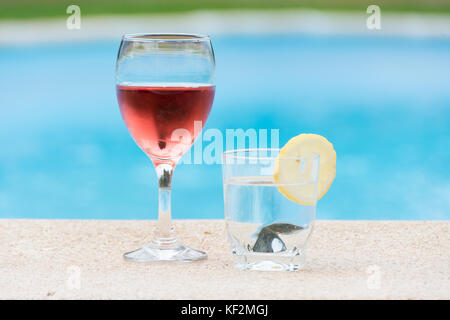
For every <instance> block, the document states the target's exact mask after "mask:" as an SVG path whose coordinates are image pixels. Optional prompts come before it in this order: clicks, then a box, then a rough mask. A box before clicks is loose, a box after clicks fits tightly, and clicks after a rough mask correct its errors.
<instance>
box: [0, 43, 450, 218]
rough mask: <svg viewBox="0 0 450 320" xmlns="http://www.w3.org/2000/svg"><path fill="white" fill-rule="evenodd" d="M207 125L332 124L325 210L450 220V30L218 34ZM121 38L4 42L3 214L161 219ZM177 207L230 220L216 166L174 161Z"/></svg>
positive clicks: (291, 131)
mask: <svg viewBox="0 0 450 320" xmlns="http://www.w3.org/2000/svg"><path fill="white" fill-rule="evenodd" d="M213 43H214V46H215V51H216V59H217V90H216V99H215V102H214V106H213V109H212V112H211V116H210V118H209V120H208V123H207V125H206V128H218V129H220V130H222V131H223V132H224V131H225V129H227V128H244V129H248V128H256V129H258V128H259V129H262V128H266V129H271V128H279V129H280V145H282V144H284V143H285V142H287V141H288V140H289V138H290V137H292V136H294V135H297V134H299V133H302V132H313V133H318V134H321V135H324V136H325V137H327V138H328V139H329V140H330V141H331V142H332V143H333V144H334V146H335V149H336V151H337V155H338V160H337V174H336V179H335V182H334V184H333V185H332V187H331V189H330V190H329V192H328V193H327V195H326V196H325V197H324V198H323V199H322V200H320V201H319V203H318V214H317V216H318V218H319V219H449V218H450V167H449V165H450V39H448V38H397V37H395V38H394V37H393V38H384V37H383V38H382V37H351V36H346V37H344V36H300V35H289V36H288V35H285V36H237V37H236V36H233V37H231V36H220V37H213ZM118 45H119V42H118V41H103V42H82V43H60V44H41V45H33V46H17V47H1V48H0V75H1V76H0V88H1V94H0V116H1V123H2V125H1V126H0V143H1V148H0V217H2V218H13V217H17V218H100V219H103V218H105V219H110V218H111V219H154V218H156V216H157V214H156V208H157V207H156V191H157V189H156V181H155V179H156V177H155V173H154V171H153V168H152V165H151V163H150V162H149V160H148V159H147V158H146V156H145V155H144V154H143V153H142V152H141V151H140V150H139V148H138V147H137V146H136V145H135V144H134V142H133V140H132V139H131V137H130V136H129V134H128V132H127V130H126V128H125V126H124V124H123V122H122V119H121V117H120V113H119V110H118V106H117V102H116V97H115V88H114V68H115V59H116V54H117V49H118ZM173 182H174V186H173V216H174V217H175V218H219V219H220V218H223V215H224V214H223V199H222V180H221V168H220V166H219V165H180V166H179V167H177V169H176V170H175V176H174V181H173Z"/></svg>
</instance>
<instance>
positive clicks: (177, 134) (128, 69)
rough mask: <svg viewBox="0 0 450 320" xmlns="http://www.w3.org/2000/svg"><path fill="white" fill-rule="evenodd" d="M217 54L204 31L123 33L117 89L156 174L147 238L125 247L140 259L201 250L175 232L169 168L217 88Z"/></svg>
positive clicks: (189, 256)
mask: <svg viewBox="0 0 450 320" xmlns="http://www.w3.org/2000/svg"><path fill="white" fill-rule="evenodd" d="M214 73H215V58H214V51H213V48H212V45H211V41H210V39H209V37H208V36H202V35H189V34H132V35H125V36H124V37H123V39H122V42H121V45H120V49H119V54H118V57H117V66H116V90H117V99H118V102H119V106H120V112H121V114H122V118H123V120H124V122H125V124H126V126H127V128H128V130H129V132H130V134H131V136H132V137H133V139H134V140H135V142H136V144H137V145H138V146H139V147H140V148H141V149H142V150H143V151H144V152H145V153H146V154H147V155H148V156H149V158H150V159H151V160H152V162H153V164H154V166H155V168H156V174H157V177H158V185H159V197H158V202H159V212H158V223H157V228H156V231H155V235H154V237H153V239H152V241H151V243H150V244H148V245H146V246H144V247H142V248H140V249H138V250H135V251H132V252H129V253H126V254H125V255H124V257H125V258H126V259H128V260H133V261H138V262H155V261H194V260H200V259H204V258H206V254H205V253H204V252H201V251H198V250H194V249H191V248H188V247H186V246H184V245H183V244H182V243H181V242H180V241H179V240H178V238H177V237H176V235H175V230H174V227H173V224H172V220H171V212H170V189H171V182H172V174H173V170H174V168H175V165H176V163H177V162H178V160H179V159H180V158H181V156H182V155H183V154H184V153H185V152H186V151H187V150H188V149H189V148H190V147H191V146H192V144H193V142H194V140H195V138H196V137H197V136H198V135H199V133H200V132H201V130H198V128H203V126H204V125H205V122H206V120H207V118H208V115H209V112H210V110H211V107H212V103H213V100H214V94H215V86H214Z"/></svg>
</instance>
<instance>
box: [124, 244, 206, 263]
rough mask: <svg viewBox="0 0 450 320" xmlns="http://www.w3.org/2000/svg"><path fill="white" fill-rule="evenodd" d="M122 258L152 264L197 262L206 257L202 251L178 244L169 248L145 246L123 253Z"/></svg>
mask: <svg viewBox="0 0 450 320" xmlns="http://www.w3.org/2000/svg"><path fill="white" fill-rule="evenodd" d="M123 257H124V258H125V260H128V261H134V262H140V263H152V262H169V261H173V262H191V261H198V260H203V259H206V257H207V255H206V253H205V252H203V251H198V250H195V249H191V248H189V247H186V246H185V245H183V244H179V245H177V246H174V247H169V248H158V247H154V246H152V245H147V246H144V247H142V248H140V249H137V250H134V251H131V252H127V253H125V254H124V255H123Z"/></svg>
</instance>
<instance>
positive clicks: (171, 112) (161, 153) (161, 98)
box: [117, 85, 215, 162]
mask: <svg viewBox="0 0 450 320" xmlns="http://www.w3.org/2000/svg"><path fill="white" fill-rule="evenodd" d="M214 93H215V86H211V85H200V86H191V87H188V86H187V87H181V86H180V87H178V86H172V87H169V86H128V85H118V86H117V98H118V100H119V106H120V112H121V113H122V117H123V119H124V121H125V124H126V126H127V127H128V130H129V131H130V133H131V135H132V136H133V138H134V140H135V141H136V143H137V144H138V145H139V147H140V148H141V149H142V150H143V151H144V152H145V153H146V154H147V155H149V156H150V157H152V158H155V157H156V158H159V159H171V160H173V161H175V162H176V161H177V160H178V159H179V158H180V157H181V156H182V155H183V153H185V152H186V151H187V150H188V149H189V148H190V147H191V145H192V143H193V142H194V140H195V138H196V137H197V135H198V134H199V133H200V131H201V130H194V122H196V121H199V122H198V123H197V124H196V127H198V126H199V123H201V126H200V128H203V126H204V125H205V122H206V119H207V118H208V115H209V112H210V110H211V106H212V103H213V100H214ZM200 121H201V122H200ZM197 131H198V132H197ZM155 160H156V159H155Z"/></svg>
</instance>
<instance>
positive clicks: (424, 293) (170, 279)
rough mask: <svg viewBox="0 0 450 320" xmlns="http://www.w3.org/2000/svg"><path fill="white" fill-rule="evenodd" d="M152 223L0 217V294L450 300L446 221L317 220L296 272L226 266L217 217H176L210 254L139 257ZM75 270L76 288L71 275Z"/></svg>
mask: <svg viewBox="0 0 450 320" xmlns="http://www.w3.org/2000/svg"><path fill="white" fill-rule="evenodd" d="M153 226H154V221H96V220H89V221H86V220H5V219H4V220H0V299H10V298H12V299H308V298H312V299H365V298H368V299H380V298H387V299H449V298H450V278H449V275H450V236H449V235H450V221H445V222H439V221H435V222H427V221H409V222H405V221H401V222H400V221H389V222H386V221H318V222H317V226H316V229H315V231H314V233H313V236H312V239H311V246H310V249H309V252H308V259H307V264H306V267H305V268H304V269H303V270H301V271H297V272H290V273H279V272H249V271H238V270H235V269H234V268H233V264H232V256H231V253H230V248H229V246H228V243H227V242H226V238H225V228H224V222H223V221H215V220H190V221H177V222H176V226H177V229H178V231H179V234H180V235H181V236H182V240H183V241H184V242H185V243H186V244H188V245H191V246H193V247H195V248H200V249H203V250H205V251H207V252H208V254H209V259H208V260H206V261H203V262H198V263H192V264H156V265H140V264H134V263H130V262H125V261H124V260H123V259H122V253H123V252H125V251H129V250H131V249H135V248H137V247H138V246H140V245H141V244H143V243H145V242H146V241H148V240H150V237H149V236H150V233H151V231H152V229H153ZM77 274H79V276H80V277H79V279H80V282H79V284H80V287H79V288H77V287H76V286H77V281H76V277H77Z"/></svg>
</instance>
